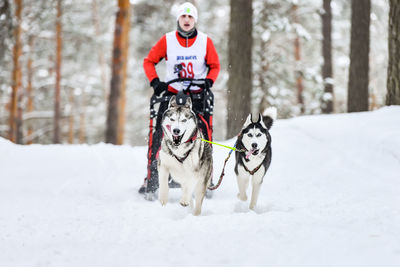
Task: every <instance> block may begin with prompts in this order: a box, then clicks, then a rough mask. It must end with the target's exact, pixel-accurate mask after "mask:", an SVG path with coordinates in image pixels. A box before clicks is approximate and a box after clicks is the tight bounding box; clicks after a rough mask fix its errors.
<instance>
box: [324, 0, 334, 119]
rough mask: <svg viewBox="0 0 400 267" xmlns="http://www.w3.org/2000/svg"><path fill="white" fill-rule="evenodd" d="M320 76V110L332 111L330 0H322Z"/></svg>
mask: <svg viewBox="0 0 400 267" xmlns="http://www.w3.org/2000/svg"><path fill="white" fill-rule="evenodd" d="M322 12H323V13H322V15H321V17H322V36H323V39H322V57H323V58H324V63H323V65H322V78H323V80H324V96H323V99H322V112H323V113H332V112H333V84H332V77H333V73H332V72H333V71H332V10H331V0H323V9H322Z"/></svg>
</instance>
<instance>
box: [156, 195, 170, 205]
mask: <svg viewBox="0 0 400 267" xmlns="http://www.w3.org/2000/svg"><path fill="white" fill-rule="evenodd" d="M158 198H159V199H160V203H161V205H163V206H165V205H167V202H168V196H161V195H160V196H158Z"/></svg>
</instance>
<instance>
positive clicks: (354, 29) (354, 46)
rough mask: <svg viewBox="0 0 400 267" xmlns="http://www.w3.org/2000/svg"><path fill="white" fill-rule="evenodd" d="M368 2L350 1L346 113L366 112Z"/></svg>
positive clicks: (360, 0) (361, 0) (369, 4)
mask: <svg viewBox="0 0 400 267" xmlns="http://www.w3.org/2000/svg"><path fill="white" fill-rule="evenodd" d="M370 12H371V2H370V0H352V4H351V44H350V70H349V85H348V99H347V111H348V112H358V111H368V79H369V77H368V71H369V64H368V61H369V58H368V55H369V24H370Z"/></svg>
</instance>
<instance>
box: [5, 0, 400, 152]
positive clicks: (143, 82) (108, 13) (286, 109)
mask: <svg viewBox="0 0 400 267" xmlns="http://www.w3.org/2000/svg"><path fill="white" fill-rule="evenodd" d="M59 1H60V3H62V16H61V25H60V26H61V35H60V36H62V44H61V47H62V49H61V59H60V60H61V62H62V65H61V68H60V79H59V86H60V87H59V88H60V95H59V101H60V102H59V116H58V117H59V142H61V143H97V142H104V141H106V138H105V132H106V127H107V123H106V122H107V114H108V107H109V97H110V94H111V92H110V88H111V77H112V55H113V45H114V30H115V21H116V15H117V12H118V1H117V0H115V1H110V0H80V1H77V0H21V5H22V7H23V8H22V9H21V20H20V21H19V20H18V15H17V12H16V11H17V7H18V2H19V1H17V0H0V136H2V137H5V138H9V136H10V133H11V131H10V129H11V127H10V121H11V120H10V116H11V117H12V118H16V120H14V121H13V123H15V127H16V128H18V127H19V128H18V129H19V130H12V132H13V134H12V135H13V136H15V139H14V141H15V142H19V143H23V144H28V143H43V144H46V143H53V142H54V141H55V140H54V139H53V138H54V134H55V123H54V122H55V120H54V116H55V110H56V109H55V99H56V83H57V79H56V75H57V74H56V73H57V67H56V60H57V42H56V40H57V30H56V22H57V4H58V2H59ZM129 2H130V6H129V9H130V12H131V17H130V20H129V24H130V30H129V49H128V50H127V53H128V57H127V59H128V60H127V65H126V90H125V93H126V95H125V99H126V100H125V101H126V106H125V111H124V112H123V113H124V114H123V118H125V123H123V125H124V127H123V128H124V131H123V137H122V141H120V143H126V144H131V145H144V144H146V143H147V139H146V138H147V135H148V116H149V110H148V106H149V99H150V96H151V94H152V89H151V88H150V86H149V82H148V81H147V78H146V77H145V75H144V72H143V68H142V62H143V58H144V57H145V56H146V55H147V53H148V51H149V50H150V48H151V46H152V45H154V43H155V42H156V41H157V40H158V39H159V38H160V37H161V36H162V35H163V34H165V33H166V32H169V31H171V30H174V29H176V18H175V15H174V8H176V6H177V5H178V4H179V3H182V1H174V0H147V1H144V0H134V1H129ZM233 2H236V1H233ZM328 2H330V4H329V3H328ZM355 2H356V1H355ZM361 2H362V1H361ZM390 2H391V5H392V7H394V9H393V10H394V11H391V14H397V13H398V4H397V3H396V1H390ZM193 3H194V4H195V5H196V6H197V7H198V10H199V20H198V25H197V27H198V29H199V30H201V31H203V32H205V33H207V34H208V35H209V36H210V37H211V38H212V39H213V41H214V44H215V46H216V49H217V51H218V53H219V57H220V61H221V73H220V76H219V78H218V80H217V82H216V83H215V85H214V87H213V92H214V94H215V109H214V125H215V127H214V138H215V139H216V140H221V139H225V138H226V136H227V135H228V136H229V137H231V136H232V133H233V134H236V133H234V132H235V131H237V129H236V128H233V130H232V132H231V133H230V134H227V133H228V132H227V129H228V122H227V118H228V115H229V111H228V110H229V106H230V105H231V104H233V102H232V101H233V100H231V99H230V98H229V95H228V91H229V90H230V89H231V88H229V87H232V88H233V86H235V85H236V82H235V80H234V79H235V78H238V77H234V76H232V75H231V80H230V78H229V76H230V71H229V70H230V69H233V68H236V67H238V66H230V62H232V63H233V62H239V63H244V61H243V55H242V54H241V51H242V50H241V48H242V45H244V43H242V42H240V43H237V41H235V43H232V42H233V41H230V38H229V36H230V35H229V29H230V21H231V19H230V14H231V9H230V5H231V2H230V1H229V0H220V1H216V0H196V1H193ZM353 4H354V2H353ZM327 7H330V8H331V10H330V11H329V9H328V8H327ZM351 7H352V2H351V1H345V0H331V1H328V0H298V1H296V0H252V9H251V11H245V10H244V9H243V10H242V12H247V15H248V16H251V17H252V27H251V28H252V38H251V42H252V45H251V70H250V71H251V77H252V79H251V83H252V84H251V88H242V89H240V88H239V91H238V93H239V95H240V94H241V93H243V94H249V96H250V97H249V98H248V100H246V101H245V102H246V103H244V102H242V103H240V105H239V104H234V105H233V106H234V107H237V108H239V107H240V108H241V107H242V106H243V107H245V110H247V111H246V112H249V111H251V112H254V113H256V112H262V111H263V110H264V109H265V108H266V107H269V106H276V107H277V108H278V116H279V118H290V117H294V116H299V115H303V114H305V115H307V114H320V113H323V112H324V113H330V112H337V113H340V112H347V102H348V99H347V94H348V84H349V82H348V81H349V67H350V36H351V34H350V33H351V10H352V8H351ZM249 12H251V14H248V13H249ZM396 12H397V13H396ZM329 14H330V15H329ZM388 15H389V3H388V2H386V1H371V10H370V26H369V34H370V47H369V77H368V81H367V82H368V83H367V87H368V95H367V98H368V99H367V104H368V108H367V109H368V110H372V109H375V108H379V107H381V106H384V105H385V101H386V94H387V90H386V84H388V87H390V88H393V86H392V84H394V85H396V83H395V82H392V81H396V79H397V81H398V79H399V77H398V71H396V69H395V67H396V66H395V64H394V63H393V62H398V61H396V60H393V61H391V62H392V64H390V65H391V66H392V69H391V70H390V69H389V70H390V71H389V73H387V64H388V21H389V17H388ZM395 17H396V16H394V15H391V20H390V21H391V27H392V28H391V29H392V30H391V32H394V31H395V30H396V27H397V26H396V25H398V23H397V22H396V21H398V19H397V20H396V19H395ZM329 21H331V29H330V31H331V33H330V34H329V33H325V31H326V29H327V28H328V26H329ZM396 23H397V24H396ZM323 25H325V26H323ZM327 25H328V26H327ZM18 27H20V39H19V41H20V56H19V59H18V61H17V62H18V65H16V63H15V62H14V60H15V56H14V54H13V48H14V47H16V46H18V42H17V40H18V38H17V35H16V30H17V29H18ZM397 29H398V27H397ZM242 31H243V32H242V34H240V33H238V36H239V37H240V36H243V38H245V39H246V40H249V37H248V33H249V32H246V31H244V30H242ZM329 35H330V36H331V40H330V42H331V44H330V47H331V48H329V44H326V42H328V38H329ZM242 41H244V39H242ZM391 42H392V43H391V46H390V47H391V50H390V52H391V53H394V54H393V55H397V54H398V52H396V50H395V48H396V47H397V48H398V47H399V45H398V42H399V38H398V33H397V35H395V34H393V36H391ZM396 44H397V45H396ZM230 45H231V46H232V47H234V46H236V48H233V50H232V51H231V52H230V48H229V46H230ZM231 49H232V48H231ZM326 49H327V50H326ZM235 50H237V51H236V52H235ZM329 50H330V52H331V59H332V60H331V63H330V64H331V71H329V70H328V69H329V67H328V66H329V62H327V61H329V60H328V58H329V54H328V52H326V51H329ZM323 51H324V52H323ZM396 53H397V54H396ZM235 56H237V57H238V58H236V59H234V57H235ZM239 63H234V64H239ZM162 65H163V63H160V64H159V65H158V66H157V70H158V71H159V74H160V77H163V76H164V69H163V66H162ZM15 66H17V67H18V68H19V69H20V82H19V83H20V86H19V87H18V90H14V89H13V88H14V87H15V85H16V83H15V81H16V79H17V78H16V77H17V76H15V75H13V72H14V71H15ZM239 67H240V66H239ZM246 68H247V69H248V67H246ZM397 84H398V83H397ZM330 88H334V91H333V89H330ZM240 90H246V91H243V92H241V91H240ZM396 90H397V91H396ZM13 92H15V98H13V97H12V94H13ZM393 92H399V90H398V89H394V91H393ZM388 96H391V94H389V95H388ZM12 99H13V100H12ZM388 99H392V98H391V97H388ZM397 99H398V98H397ZM388 104H389V102H388ZM397 104H398V103H397ZM238 105H239V106H238ZM249 108H250V110H248V109H249ZM331 108H332V109H331ZM230 109H231V110H232V106H231V108H230ZM11 114H12V115H11ZM235 116H236V117H235ZM18 118H20V119H19V120H18ZM241 119H242V118H241V116H240V118H239V117H238V116H237V115H234V116H233V117H229V119H228V120H229V121H231V120H238V121H240V120H241ZM238 124H240V123H238ZM13 127H14V126H13ZM236 127H237V126H236ZM18 132H19V133H20V134H19V135H17V134H16V133H18ZM17 136H18V140H19V141H17Z"/></svg>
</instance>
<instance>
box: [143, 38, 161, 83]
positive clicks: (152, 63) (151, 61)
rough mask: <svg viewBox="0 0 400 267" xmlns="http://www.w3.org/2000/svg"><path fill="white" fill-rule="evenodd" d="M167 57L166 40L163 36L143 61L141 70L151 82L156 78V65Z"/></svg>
mask: <svg viewBox="0 0 400 267" xmlns="http://www.w3.org/2000/svg"><path fill="white" fill-rule="evenodd" d="M166 56H167V38H166V36H165V35H164V36H163V37H161V39H160V40H158V42H157V43H156V44H155V45H154V46H153V47H152V48H151V49H150V52H149V54H148V55H147V57H146V58H145V59H144V60H143V68H144V72H145V73H146V76H147V78H148V79H149V81H150V82H151V81H152V80H153V79H154V78H158V74H157V71H156V65H157V63H158V62H160V61H161V60H162V59H163V58H165V57H166Z"/></svg>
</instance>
